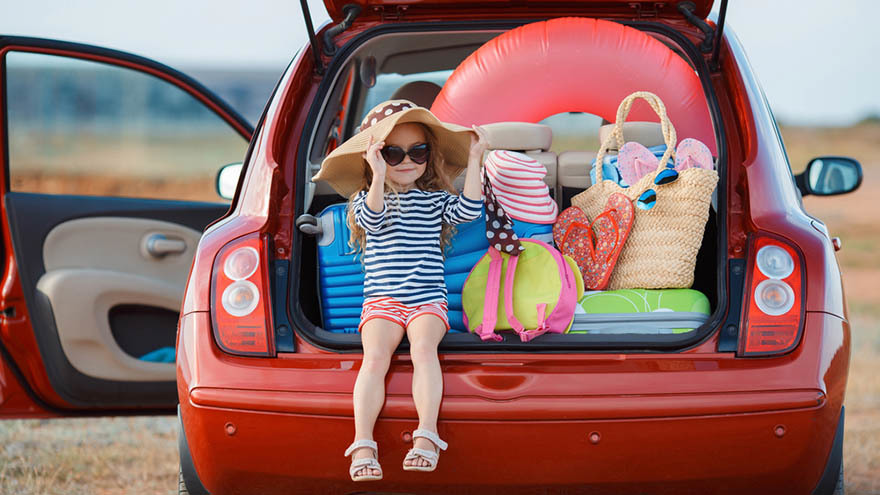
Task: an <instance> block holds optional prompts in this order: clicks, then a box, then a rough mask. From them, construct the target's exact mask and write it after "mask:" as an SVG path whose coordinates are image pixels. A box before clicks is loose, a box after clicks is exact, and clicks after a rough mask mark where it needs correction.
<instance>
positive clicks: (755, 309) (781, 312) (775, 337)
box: [739, 235, 806, 356]
mask: <svg viewBox="0 0 880 495" xmlns="http://www.w3.org/2000/svg"><path fill="white" fill-rule="evenodd" d="M749 252H750V253H754V254H753V256H752V258H751V259H750V260H749V266H750V270H749V272H748V280H747V283H746V287H747V288H748V291H747V292H746V298H747V299H746V304H745V314H743V328H744V330H745V331H744V332H741V333H740V341H739V355H741V356H767V355H773V354H782V353H785V352H788V351H790V350H792V349H794V348H795V347H796V346H797V344H798V341H799V340H800V336H801V327H802V325H803V314H804V288H805V287H806V284H805V283H804V271H803V266H804V264H803V260H802V258H801V256H800V254H799V252H798V251H797V250H795V248H794V247H792V246H790V245H789V244H787V243H786V242H784V241H782V240H780V239H777V238H775V237H769V236H766V235H761V236H758V237H755V238H753V240H752V248H751V249H750V250H749Z"/></svg>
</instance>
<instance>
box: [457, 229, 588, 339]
mask: <svg viewBox="0 0 880 495" xmlns="http://www.w3.org/2000/svg"><path fill="white" fill-rule="evenodd" d="M519 242H520V243H521V245H522V247H523V248H524V249H522V250H520V251H519V255H518V256H512V255H510V254H507V253H502V252H500V251H499V250H498V249H495V248H494V247H490V248H489V251H488V252H487V253H486V254H485V255H483V257H482V258H480V261H478V262H477V264H476V265H474V267H473V269H471V272H470V274H469V275H468V278H467V280H465V283H464V289H463V290H462V307H463V309H464V324H465V327H467V329H468V330H469V331H471V332H474V333H476V334H478V335H479V336H480V338H481V339H483V340H484V341H486V340H493V341H496V342H498V341H501V340H503V339H502V337H501V335H498V334H497V333H495V332H496V330H513V331H515V332H516V333H517V334H518V335H519V338H520V340H522V341H523V342H528V341H530V340H532V339H533V338H535V337H537V336H539V335H543V334H544V333H546V332H551V333H565V332H567V331H568V330H569V329H570V328H571V324H572V322H573V321H574V311H575V306H576V305H577V302H578V300H579V299H580V297H581V296H582V295H583V291H584V283H583V279H582V278H581V273H580V270H579V269H578V267H577V264H576V263H575V262H574V260H572V259H571V258H569V257H568V256H565V255H563V254H562V253H560V252H559V251H558V250H556V249H554V248H553V247H551V246H549V245H547V244H546V243H544V242H541V241H538V240H535V239H519Z"/></svg>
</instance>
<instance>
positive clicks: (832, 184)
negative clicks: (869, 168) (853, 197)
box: [794, 156, 862, 196]
mask: <svg viewBox="0 0 880 495" xmlns="http://www.w3.org/2000/svg"><path fill="white" fill-rule="evenodd" d="M794 180H795V183H796V184H797V186H798V189H800V191H801V195H802V196H806V195H808V194H815V195H816V196H834V195H837V194H846V193H848V192H852V191H855V190H856V189H858V187H859V186H860V185H861V184H862V165H861V164H859V162H858V161H856V160H854V159H852V158H848V157H845V156H820V157H818V158H813V159H812V160H810V163H808V164H807V169H806V170H804V171H803V172H802V173H800V174H798V175H796V176H795V177H794Z"/></svg>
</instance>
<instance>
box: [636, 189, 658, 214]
mask: <svg viewBox="0 0 880 495" xmlns="http://www.w3.org/2000/svg"><path fill="white" fill-rule="evenodd" d="M656 204H657V193H656V192H654V190H653V189H648V190H647V191H645V192H643V193H642V195H641V196H639V199H638V200H637V201H636V206H638V207H639V208H641V209H643V210H650V209H651V208H653V207H654V205H656Z"/></svg>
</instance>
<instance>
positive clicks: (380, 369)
mask: <svg viewBox="0 0 880 495" xmlns="http://www.w3.org/2000/svg"><path fill="white" fill-rule="evenodd" d="M390 365H391V354H388V353H385V352H365V353H364V359H363V362H362V363H361V371H362V372H367V373H381V374H383V375H384V374H385V373H387V372H388V367H389V366H390Z"/></svg>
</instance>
